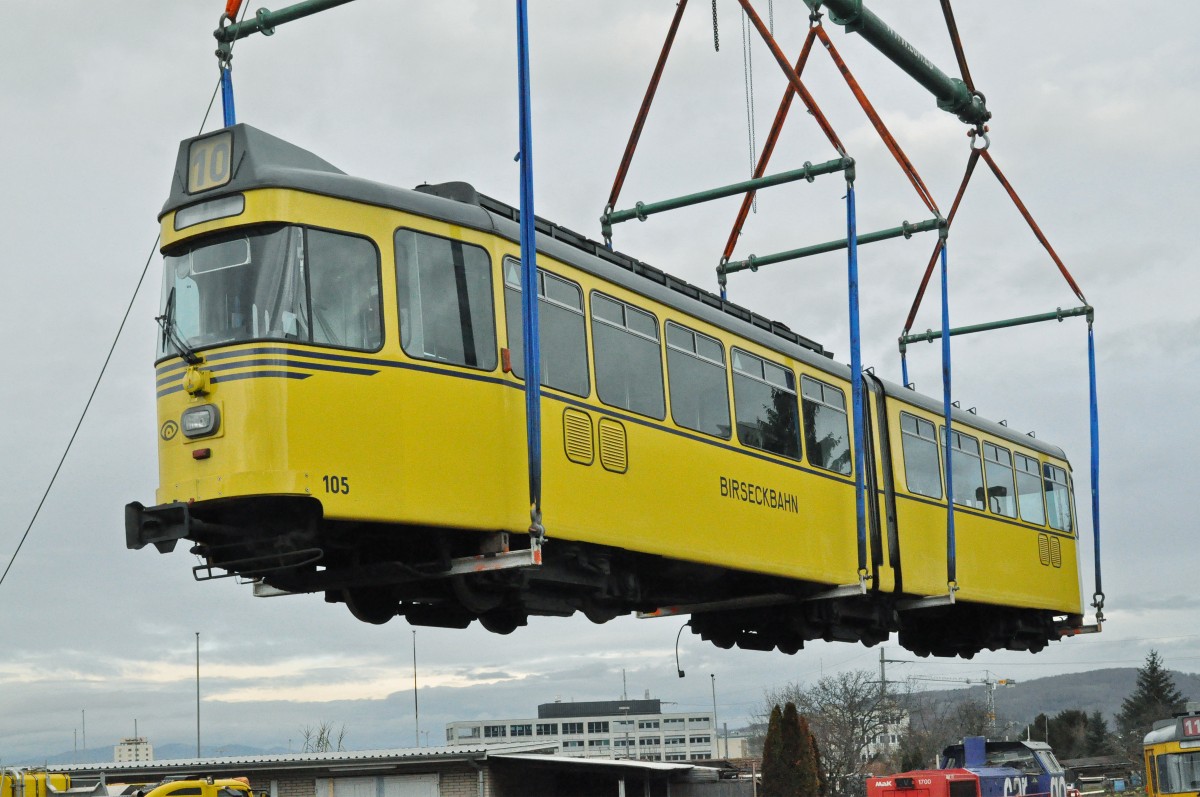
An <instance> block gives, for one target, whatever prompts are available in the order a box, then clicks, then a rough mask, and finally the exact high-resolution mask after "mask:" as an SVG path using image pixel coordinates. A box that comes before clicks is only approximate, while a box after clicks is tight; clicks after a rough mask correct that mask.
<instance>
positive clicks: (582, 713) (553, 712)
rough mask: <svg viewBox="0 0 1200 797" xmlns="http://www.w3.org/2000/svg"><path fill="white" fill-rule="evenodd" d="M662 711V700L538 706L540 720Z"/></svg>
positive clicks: (657, 712)
mask: <svg viewBox="0 0 1200 797" xmlns="http://www.w3.org/2000/svg"><path fill="white" fill-rule="evenodd" d="M661 713H662V701H661V700H590V701H583V702H579V703H542V704H540V705H539V706H538V719H540V720H541V719H568V718H570V717H620V716H623V715H625V714H630V715H637V714H661Z"/></svg>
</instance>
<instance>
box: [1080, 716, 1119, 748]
mask: <svg viewBox="0 0 1200 797" xmlns="http://www.w3.org/2000/svg"><path fill="white" fill-rule="evenodd" d="M1083 751H1084V752H1083V755H1084V756H1085V757H1094V756H1102V755H1112V752H1113V739H1112V734H1111V733H1109V731H1108V722H1107V721H1106V720H1105V719H1104V715H1103V714H1101V713H1100V712H1099V711H1093V712H1092V714H1091V716H1089V717H1088V721H1087V733H1086V734H1085V735H1084V739H1083Z"/></svg>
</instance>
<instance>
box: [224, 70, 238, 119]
mask: <svg viewBox="0 0 1200 797" xmlns="http://www.w3.org/2000/svg"><path fill="white" fill-rule="evenodd" d="M221 107H222V109H223V110H224V113H225V126H226V127H233V126H234V125H235V124H237V113H236V112H235V111H234V107H233V68H232V67H231V66H230V65H229V63H228V62H226V63H224V64H222V65H221Z"/></svg>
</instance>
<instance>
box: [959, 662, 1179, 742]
mask: <svg viewBox="0 0 1200 797" xmlns="http://www.w3.org/2000/svg"><path fill="white" fill-rule="evenodd" d="M1007 675H1008V674H1007V673H1005V675H1004V676H1003V677H1007ZM1171 677H1172V678H1174V680H1175V688H1176V689H1178V690H1179V691H1180V692H1182V693H1183V695H1184V696H1185V697H1187V698H1188V699H1190V700H1196V701H1200V674H1196V673H1181V672H1172V673H1171ZM1136 684H1137V669H1136V668H1134V667H1118V668H1112V669H1106V670H1091V671H1089V672H1081V673H1071V674H1069V675H1052V676H1050V677H1047V678H1034V679H1032V680H1029V681H1020V680H1019V681H1018V682H1017V683H1016V684H1015V685H1014V686H999V687H996V720H997V724H998V725H999V726H1000V727H1003V726H1004V724H1005V723H1006V722H1013V723H1015V724H1017V725H1018V726H1022V727H1023V726H1024V725H1026V724H1027V723H1029V722H1031V721H1032V720H1033V719H1034V717H1036V716H1037V715H1038V714H1046V715H1049V716H1051V717H1052V716H1054V715H1055V714H1057V713H1059V712H1060V711H1065V710H1067V709H1079V710H1081V711H1084V712H1086V713H1088V714H1091V713H1092V712H1093V711H1099V712H1100V713H1101V714H1102V715H1103V716H1104V718H1105V719H1106V720H1108V723H1109V727H1110V728H1111V727H1112V726H1113V724H1114V723H1113V721H1114V718H1115V717H1116V715H1117V712H1119V711H1120V710H1121V701H1123V700H1124V699H1125V698H1126V697H1128V696H1129V695H1130V693H1132V692H1133V690H1134V687H1135V686H1136ZM939 691H940V690H939ZM944 695H945V698H946V699H948V700H965V699H970V700H978V701H981V702H982V701H983V700H985V699H986V695H985V689H984V687H982V686H972V687H969V688H966V689H951V690H945V692H944Z"/></svg>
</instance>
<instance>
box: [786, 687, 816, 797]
mask: <svg viewBox="0 0 1200 797" xmlns="http://www.w3.org/2000/svg"><path fill="white" fill-rule="evenodd" d="M783 724H784V726H785V727H786V726H788V725H790V726H791V727H792V733H793V734H794V737H793V738H794V739H795V747H794V749H795V751H796V759H795V760H796V777H795V783H796V791H795V792H793V794H795V795H796V797H816V795H818V794H821V780H822V778H821V773H820V770H819V769H818V768H817V767H818V764H817V743H816V740H815V739H814V738H813V734H812V731H811V730H810V729H809V727H808V720H806V719H805V718H804V717H803V716H802V715H801V714H800V713H799V712H798V711H796V704H795V703H788V704H787V705H786V706H785V707H784V709H783Z"/></svg>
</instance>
